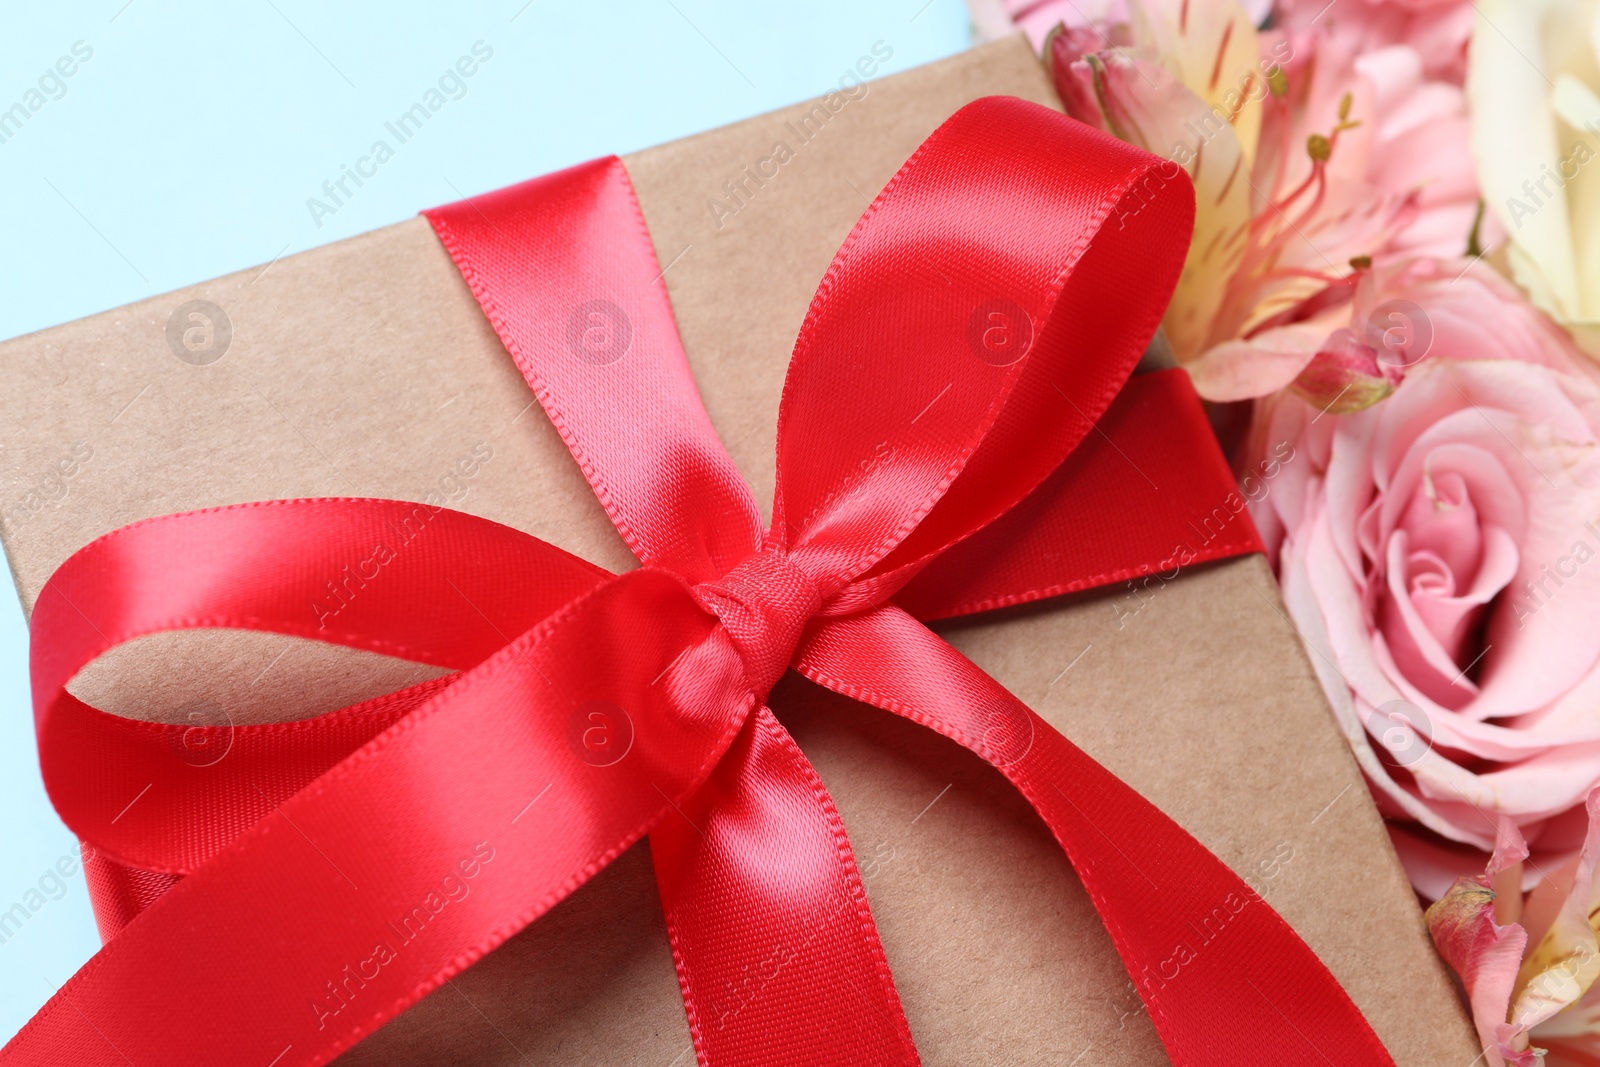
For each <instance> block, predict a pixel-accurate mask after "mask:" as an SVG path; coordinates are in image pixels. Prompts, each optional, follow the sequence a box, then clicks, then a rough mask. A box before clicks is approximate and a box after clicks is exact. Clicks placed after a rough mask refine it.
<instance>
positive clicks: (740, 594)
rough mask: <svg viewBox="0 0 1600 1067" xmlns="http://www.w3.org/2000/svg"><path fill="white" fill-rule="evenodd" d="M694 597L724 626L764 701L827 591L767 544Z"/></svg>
mask: <svg viewBox="0 0 1600 1067" xmlns="http://www.w3.org/2000/svg"><path fill="white" fill-rule="evenodd" d="M694 592H695V598H696V599H697V600H699V601H700V603H701V604H702V605H703V606H704V607H705V608H706V610H707V611H709V612H711V613H712V614H713V615H715V616H716V617H717V618H718V619H719V620H721V622H722V626H723V629H725V630H727V632H728V636H729V638H731V639H732V640H733V644H734V647H735V648H737V649H738V650H739V655H740V657H741V658H742V659H743V660H744V666H745V672H746V673H747V674H748V675H749V677H750V685H751V687H752V688H753V689H754V690H755V691H756V693H757V694H759V695H762V696H764V695H765V694H766V692H767V690H769V689H771V688H772V686H773V683H775V682H776V681H777V680H778V679H779V678H781V677H782V676H783V672H784V671H785V670H787V669H788V667H789V662H790V661H791V660H792V659H793V658H794V650H795V647H796V646H797V645H798V644H799V643H800V635H801V633H802V631H804V629H805V626H806V623H807V622H809V621H810V620H811V618H812V616H814V615H816V614H817V610H818V609H819V608H820V607H821V606H822V591H821V590H820V589H818V588H817V584H816V583H815V582H814V581H812V579H811V576H810V575H809V574H807V573H806V572H805V571H804V570H803V569H802V568H801V567H800V566H799V565H798V564H796V563H795V562H794V560H793V559H791V558H790V557H789V554H788V552H786V551H785V550H784V549H782V548H780V547H778V546H776V545H773V544H770V543H769V544H767V545H766V546H765V547H763V548H762V549H761V551H759V552H757V553H755V554H754V555H752V556H750V557H749V558H748V559H746V560H745V561H744V562H742V563H740V564H738V565H737V566H735V567H734V568H733V569H732V570H730V571H728V572H727V573H726V574H724V575H723V576H722V577H720V578H717V579H714V580H712V581H708V582H702V583H701V584H700V585H698V586H696V587H695V590H694Z"/></svg>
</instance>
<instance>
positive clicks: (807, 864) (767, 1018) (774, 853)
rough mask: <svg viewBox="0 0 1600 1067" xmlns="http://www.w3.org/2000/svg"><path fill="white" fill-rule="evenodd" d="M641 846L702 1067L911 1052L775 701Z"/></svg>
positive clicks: (899, 1059)
mask: <svg viewBox="0 0 1600 1067" xmlns="http://www.w3.org/2000/svg"><path fill="white" fill-rule="evenodd" d="M650 850H651V855H652V856H653V858H654V860H655V866H656V881H657V883H658V884H659V886H660V889H661V901H662V907H663V909H664V910H665V912H666V919H667V930H668V932H669V934H670V936H671V939H672V955H673V959H674V960H675V962H676V963H677V967H678V980H679V984H680V985H681V986H682V989H683V1002H684V1008H685V1010H686V1011H687V1012H688V1016H689V1031H690V1034H691V1035H692V1037H693V1038H694V1043H695V1049H696V1052H697V1054H698V1056H699V1062H700V1063H701V1064H730V1063H736V1064H740V1065H741V1067H744V1065H748V1067H768V1065H770V1067H780V1065H783V1067H788V1065H793V1067H801V1065H809V1064H816V1063H829V1064H841V1065H843V1064H859V1065H862V1067H890V1065H894V1064H900V1065H906V1067H911V1065H915V1064H917V1063H919V1062H920V1061H919V1060H918V1058H917V1052H916V1048H915V1046H914V1045H913V1044H912V1041H911V1033H910V1030H909V1029H908V1028H907V1026H906V1021H905V1016H904V1014H903V1013H902V1011H901V1008H900V998H899V995H898V994H897V993H896V992H895V987H894V980H893V978H892V977H891V976H890V974H889V966H888V963H887V961H886V960H885V959H884V955H883V946H882V944H881V943H880V942H879V940H878V931H877V927H876V926H875V925H874V923H873V921H872V913H871V912H870V910H869V909H868V907H867V898H866V892H865V890H864V889H863V887H862V883H861V875H860V873H859V872H858V871H857V869H856V864H855V857H854V855H853V853H852V852H851V849H850V842H849V840H848V838H847V837H846V836H845V830H844V824H843V823H842V822H841V821H840V819H839V813H838V811H837V810H836V809H835V808H834V806H833V800H832V799H831V798H830V797H829V796H828V792H827V790H826V789H825V788H824V787H823V785H822V781H821V779H819V778H818V777H817V773H816V771H815V770H814V769H813V768H812V766H811V763H810V761H808V760H807V759H806V757H805V755H804V754H803V753H801V751H800V748H799V746H797V745H796V744H795V743H794V739H793V738H791V737H790V736H789V734H788V731H786V730H785V729H784V728H783V726H782V725H781V724H780V723H779V722H778V720H777V719H776V718H774V717H773V714H772V712H771V711H769V710H768V709H767V708H765V707H763V708H761V709H760V710H759V711H758V712H757V713H756V714H755V715H753V716H752V717H751V718H750V719H749V720H748V721H747V722H746V723H745V726H744V729H743V731H742V732H741V733H740V735H739V737H738V738H737V739H736V740H735V741H734V743H733V745H732V747H731V748H730V749H729V750H728V753H727V755H726V756H725V757H724V758H723V760H722V762H721V763H719V764H718V766H717V769H716V771H715V772H713V774H712V776H711V778H710V779H709V780H708V781H707V782H706V784H705V785H704V786H703V787H701V789H700V790H699V791H698V792H697V793H696V794H695V795H694V796H693V797H692V798H691V799H690V801H689V803H687V804H686V805H685V806H684V807H683V809H682V810H681V811H680V812H679V813H678V814H677V815H669V816H668V817H667V818H666V820H665V821H663V822H662V823H661V824H660V825H658V826H657V827H656V828H655V829H654V830H652V831H651V834H650Z"/></svg>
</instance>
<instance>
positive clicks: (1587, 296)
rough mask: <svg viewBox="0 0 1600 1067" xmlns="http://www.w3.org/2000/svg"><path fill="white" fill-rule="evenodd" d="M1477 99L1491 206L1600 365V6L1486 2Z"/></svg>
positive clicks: (1550, 306)
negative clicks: (1598, 359)
mask: <svg viewBox="0 0 1600 1067" xmlns="http://www.w3.org/2000/svg"><path fill="white" fill-rule="evenodd" d="M1477 7H1478V29H1477V32H1476V33H1475V34H1474V36H1473V39H1472V50H1471V64H1470V66H1469V68H1468V74H1467V93H1468V96H1469V97H1470V99H1471V101H1472V147H1473V154H1474V155H1475V156H1476V159H1477V167H1478V180H1479V181H1480V182H1481V183H1482V185H1483V191H1484V199H1485V202H1486V203H1487V204H1488V206H1489V208H1490V209H1491V210H1492V211H1494V212H1495V213H1496V214H1497V215H1498V217H1499V219H1500V221H1501V222H1502V223H1503V224H1504V226H1505V229H1506V231H1507V232H1508V233H1509V234H1510V239H1511V240H1510V253H1509V260H1510V269H1511V273H1512V275H1513V276H1514V277H1515V278H1516V279H1517V282H1518V283H1519V284H1521V285H1522V286H1523V288H1525V289H1526V290H1527V291H1528V295H1529V296H1531V297H1532V298H1533V301H1534V303H1536V304H1538V305H1539V306H1540V307H1542V308H1544V309H1545V310H1546V311H1548V312H1550V314H1551V315H1553V316H1555V318H1556V319H1557V321H1559V322H1561V323H1563V324H1565V325H1566V326H1567V327H1568V328H1569V329H1570V330H1571V331H1572V332H1573V334H1574V335H1575V336H1576V337H1577V338H1578V342H1579V344H1580V345H1582V346H1583V347H1584V348H1585V350H1587V351H1588V353H1589V354H1590V355H1591V356H1595V357H1596V358H1600V0H1480V3H1479V4H1478V5H1477Z"/></svg>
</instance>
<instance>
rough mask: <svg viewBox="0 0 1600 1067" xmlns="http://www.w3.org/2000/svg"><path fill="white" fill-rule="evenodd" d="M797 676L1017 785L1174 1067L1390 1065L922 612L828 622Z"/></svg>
mask: <svg viewBox="0 0 1600 1067" xmlns="http://www.w3.org/2000/svg"><path fill="white" fill-rule="evenodd" d="M795 667H796V669H797V670H799V671H800V673H802V674H804V675H805V676H806V677H807V678H810V679H811V680H812V681H814V682H816V683H818V684H820V685H823V686H826V687H827V688H829V689H832V690H834V691H835V692H838V693H842V694H844V695H846V696H849V697H852V698H854V699H856V700H860V701H862V702H864V703H867V704H872V705H874V706H876V707H879V708H883V709H885V710H887V711H892V712H894V713H895V714H897V715H902V716H904V717H906V718H908V719H911V720H913V721H915V722H919V723H922V724H923V725H924V726H927V727H929V728H930V729H933V730H936V731H938V732H939V733H941V734H944V735H945V736H946V737H949V738H951V739H952V740H954V741H956V742H958V743H960V744H961V745H964V746H965V747H967V748H969V749H971V750H972V751H974V752H976V753H977V754H978V755H980V756H982V757H983V758H984V759H986V760H988V761H989V762H990V763H991V764H993V765H994V766H995V767H997V768H998V769H999V770H1000V772H1001V773H1002V774H1004V775H1005V776H1006V777H1007V778H1008V779H1010V781H1011V782H1012V783H1013V784H1014V785H1015V786H1016V787H1017V789H1018V790H1019V791H1020V792H1021V793H1022V794H1023V796H1024V797H1026V798H1027V800H1028V802H1029V803H1030V804H1032V806H1033V808H1034V810H1036V811H1037V812H1038V813H1039V815H1040V817H1041V818H1043V819H1044V821H1045V823H1046V824H1047V825H1048V826H1049V828H1050V831H1051V833H1052V834H1054V836H1055V838H1056V840H1057V842H1059V843H1060V845H1061V847H1062V849H1063V851H1065V852H1066V854H1067V857H1068V859H1070V860H1071V861H1072V865H1073V867H1074V868H1075V869H1076V870H1077V872H1078V875H1079V877H1080V878H1081V879H1082V880H1083V885H1084V888H1085V889H1086V890H1087V891H1088V893H1089V897H1090V899H1091V900H1092V901H1093V902H1094V906H1095V908H1096V910H1098V911H1099V913H1100V916H1101V918H1102V920H1104V922H1105V924H1106V929H1107V930H1108V931H1109V932H1110V934H1111V939H1112V941H1113V942H1114V943H1115V944H1116V948H1117V952H1118V953H1119V954H1120V955H1121V957H1122V961H1123V964H1124V965H1125V966H1126V967H1127V969H1128V974H1129V975H1130V976H1131V977H1132V979H1133V983H1134V985H1135V987H1136V988H1137V989H1138V991H1139V995H1140V997H1141V998H1142V999H1143V1000H1144V1003H1145V1005H1146V1006H1147V1007H1148V1009H1149V1011H1150V1018H1151V1020H1152V1021H1153V1022H1154V1023H1155V1027H1156V1030H1157V1032H1158V1033H1159V1034H1160V1037H1161V1040H1162V1043H1163V1044H1164V1045H1165V1046H1166V1049H1167V1054H1168V1055H1169V1056H1171V1058H1172V1062H1173V1063H1174V1064H1175V1065H1177V1067H1204V1065H1210V1064H1215V1063H1232V1062H1240V1061H1244V1060H1248V1061H1249V1062H1252V1063H1302V1064H1328V1065H1330V1067H1331V1065H1333V1064H1338V1065H1339V1067H1358V1065H1360V1067H1393V1062H1394V1061H1393V1060H1391V1059H1390V1057H1389V1055H1388V1053H1387V1052H1385V1051H1384V1048H1383V1045H1382V1044H1381V1043H1380V1042H1379V1040H1378V1038H1377V1035H1375V1034H1374V1033H1373V1031H1372V1028H1371V1027H1370V1026H1369V1025H1368V1024H1367V1021H1366V1020H1365V1019H1364V1018H1363V1017H1362V1015H1361V1012H1360V1010H1359V1009H1357V1008H1356V1006H1355V1004H1354V1003H1353V1002H1352V1001H1351V1000H1350V997H1349V996H1348V995H1347V994H1346V993H1345V991H1344V989H1343V988H1342V987H1341V986H1340V985H1339V982H1338V980H1337V979H1336V978H1334V976H1333V975H1332V974H1331V973H1329V971H1328V969H1327V967H1326V966H1324V965H1323V963H1322V961H1321V960H1319V959H1318V958H1317V956H1316V954H1315V953H1314V952H1312V950H1311V949H1310V948H1309V947H1308V946H1307V945H1306V944H1305V942H1304V941H1302V940H1301V939H1300V937H1299V935H1298V934H1296V933H1295V932H1294V930H1293V929H1291V928H1290V926H1289V925H1288V923H1286V922H1284V920H1283V919H1282V918H1281V917H1280V916H1279V915H1278V913H1277V912H1275V911H1273V910H1272V908H1271V907H1270V906H1269V905H1268V904H1267V903H1266V902H1265V901H1264V900H1262V899H1261V897H1260V896H1259V895H1258V894H1257V893H1256V892H1255V890H1253V889H1251V888H1250V887H1249V886H1248V885H1247V884H1245V882H1244V881H1243V879H1241V878H1240V877H1239V876H1238V875H1236V874H1234V873H1233V871H1231V870H1229V869H1228V867H1227V866H1226V865H1224V864H1223V863H1222V861H1221V860H1219V859H1217V857H1216V856H1215V855H1213V854H1212V853H1211V852H1210V851H1209V850H1208V849H1206V847H1205V846H1204V845H1202V844H1200V842H1198V841H1196V840H1195V839H1194V838H1193V837H1191V836H1190V835H1189V834H1188V833H1187V832H1186V831H1185V830H1184V829H1183V828H1182V827H1180V826H1179V825H1178V824H1177V823H1175V822H1173V821H1172V820H1171V819H1170V818H1168V817H1167V816H1166V815H1165V814H1163V813H1162V812H1161V811H1160V809H1158V808H1156V807H1155V805H1153V804H1151V803H1150V802H1149V801H1148V800H1145V799H1144V798H1143V797H1142V796H1140V795H1139V794H1138V792H1136V791H1135V790H1134V789H1132V788H1131V787H1130V786H1128V785H1127V784H1126V783H1124V782H1123V781H1121V780H1120V779H1119V778H1117V777H1116V776H1115V775H1113V774H1112V773H1111V772H1110V771H1108V770H1106V769H1105V768H1104V767H1102V766H1101V765H1100V764H1099V763H1097V762H1096V761H1095V760H1093V759H1092V758H1090V757H1089V756H1088V755H1087V754H1086V753H1084V752H1083V751H1082V750H1081V749H1079V748H1078V747H1077V746H1075V745H1073V744H1072V743H1071V742H1070V741H1068V740H1067V739H1066V738H1064V737H1062V736H1061V735H1060V734H1059V733H1057V732H1056V731H1055V729H1054V728H1052V727H1051V726H1050V725H1049V724H1048V723H1046V722H1045V721H1044V720H1043V719H1041V718H1039V716H1037V715H1036V714H1034V713H1033V712H1032V711H1031V710H1030V709H1029V708H1028V707H1027V706H1026V705H1024V704H1023V703H1022V702H1021V701H1019V700H1017V699H1016V697H1014V696H1012V695H1011V694H1010V693H1008V692H1007V691H1006V690H1005V689H1004V688H1003V687H1002V686H1001V685H1000V684H999V683H998V682H996V681H995V680H994V679H992V678H990V677H989V676H988V675H987V674H985V673H984V672H983V671H982V670H980V669H979V668H978V667H977V666H976V665H974V664H973V663H972V662H971V661H970V660H968V659H967V658H966V657H964V656H962V655H961V654H960V653H959V652H957V651H956V650H955V649H953V648H951V647H950V646H949V645H948V644H946V643H945V642H944V641H943V640H941V639H940V638H939V637H938V636H937V635H935V634H934V633H932V632H931V631H930V630H928V629H927V628H926V627H924V626H923V625H922V624H921V623H919V622H917V621H916V620H915V619H913V618H912V617H911V616H910V615H908V614H906V613H905V612H904V611H902V610H901V609H899V608H897V607H894V606H892V605H889V606H885V607H882V608H878V609H876V610H874V611H871V612H867V613H864V614H861V615H853V616H848V617H843V618H836V619H828V620H825V621H823V622H822V623H821V624H820V625H818V626H816V627H815V628H814V629H813V631H812V632H811V633H810V634H809V635H808V637H807V639H806V641H805V642H803V643H802V645H801V650H800V654H799V657H798V658H797V660H796V663H795ZM1196 931H1203V932H1204V933H1205V937H1204V939H1202V938H1201V937H1200V935H1199V934H1197V933H1196Z"/></svg>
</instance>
